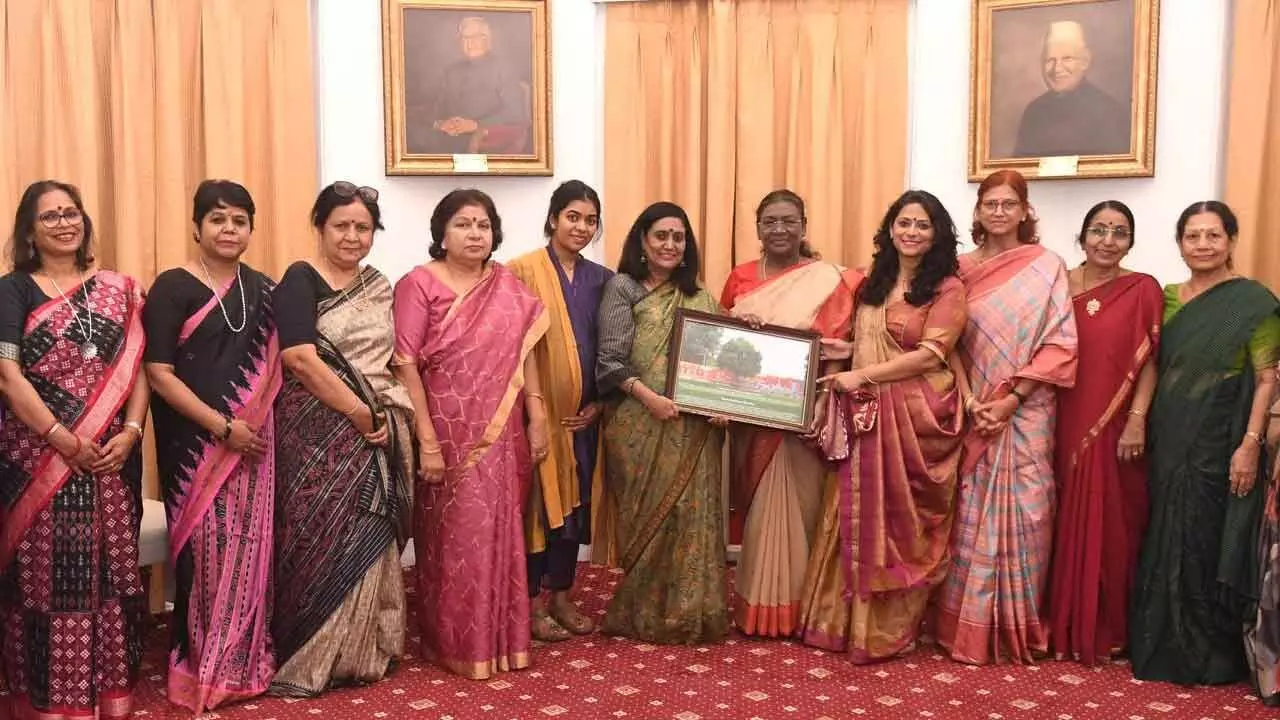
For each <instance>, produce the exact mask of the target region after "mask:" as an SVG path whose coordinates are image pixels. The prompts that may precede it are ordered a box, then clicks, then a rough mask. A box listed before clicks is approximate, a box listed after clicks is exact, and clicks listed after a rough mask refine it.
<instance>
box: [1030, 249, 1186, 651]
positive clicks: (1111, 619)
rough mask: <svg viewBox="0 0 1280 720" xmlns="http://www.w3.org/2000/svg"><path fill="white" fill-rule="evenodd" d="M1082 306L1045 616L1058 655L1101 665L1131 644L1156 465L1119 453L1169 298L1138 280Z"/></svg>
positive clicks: (1087, 298) (1064, 406) (1065, 404)
mask: <svg viewBox="0 0 1280 720" xmlns="http://www.w3.org/2000/svg"><path fill="white" fill-rule="evenodd" d="M1073 304H1074V307H1075V316H1076V327H1077V330H1078V332H1079V335H1080V364H1079V370H1078V372H1077V376H1078V377H1079V381H1078V382H1077V383H1076V386H1075V387H1074V388H1072V389H1070V390H1063V391H1061V392H1059V393H1058V428H1057V438H1056V442H1057V453H1056V462H1055V467H1054V471H1055V473H1056V475H1057V479H1058V513H1057V518H1056V521H1055V522H1056V526H1057V527H1056V530H1055V532H1054V541H1053V562H1052V564H1051V570H1050V578H1049V595H1048V600H1047V607H1046V615H1047V617H1048V623H1049V629H1050V642H1051V644H1052V649H1053V652H1054V654H1055V655H1057V656H1058V657H1074V658H1076V659H1078V660H1080V661H1081V662H1083V663H1085V664H1089V665H1092V664H1094V663H1096V662H1098V661H1099V660H1105V659H1107V658H1109V657H1110V656H1111V655H1112V654H1114V653H1116V652H1118V651H1119V650H1121V649H1123V648H1124V647H1126V646H1127V645H1128V641H1129V634H1128V628H1129V623H1128V614H1129V595H1130V592H1131V591H1132V588H1133V577H1134V573H1135V572H1136V569H1137V564H1138V548H1139V547H1140V546H1141V543H1142V533H1143V531H1144V530H1145V529H1146V525H1147V476H1146V472H1147V463H1146V459H1145V458H1139V459H1136V460H1121V459H1120V458H1119V457H1118V456H1117V452H1118V448H1119V445H1120V435H1121V434H1122V433H1123V431H1124V428H1125V425H1126V424H1127V423H1128V421H1129V417H1130V416H1129V405H1130V403H1131V402H1132V401H1133V393H1134V387H1135V384H1136V383H1137V381H1138V374H1139V373H1140V372H1141V370H1142V368H1143V366H1144V365H1146V364H1147V361H1148V360H1149V359H1150V358H1152V357H1153V356H1154V353H1155V352H1156V350H1157V348H1158V346H1159V339H1160V316H1161V308H1162V304H1163V298H1162V295H1161V291H1160V286H1159V285H1158V284H1157V283H1156V281H1155V279H1154V278H1152V277H1151V276H1150V275H1143V274H1140V273H1133V274H1130V275H1125V276H1122V277H1120V278H1117V279H1115V280H1112V281H1111V282H1109V283H1107V284H1105V285H1102V286H1100V287H1097V288H1094V289H1092V290H1089V291H1087V292H1084V293H1081V294H1080V295H1077V296H1076V297H1075V298H1074V299H1073Z"/></svg>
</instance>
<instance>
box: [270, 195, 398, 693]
mask: <svg viewBox="0 0 1280 720" xmlns="http://www.w3.org/2000/svg"><path fill="white" fill-rule="evenodd" d="M381 217H382V213H381V210H380V208H379V207H378V191H377V190H374V189H373V188H369V187H356V186H355V185H354V184H352V183H349V182H346V181H339V182H336V183H333V184H331V185H329V186H327V187H326V188H324V189H323V190H321V191H320V194H319V195H318V196H317V197H316V202H315V205H314V206H313V207H312V209H311V224H312V226H313V227H314V228H315V229H316V234H317V235H318V237H319V248H318V249H319V252H317V253H316V256H315V257H314V258H313V259H311V260H309V261H308V260H300V261H298V262H296V263H294V264H293V265H291V266H290V267H289V269H288V270H287V271H285V274H284V277H283V278H281V279H280V284H279V285H277V286H276V289H275V293H273V300H274V305H275V310H276V325H277V327H278V329H279V333H280V358H281V360H282V361H283V363H284V367H285V370H286V373H285V378H284V386H283V387H282V388H281V390H280V396H279V398H278V399H277V400H276V407H275V413H276V472H277V475H278V477H279V481H278V485H277V487H276V525H275V541H276V542H275V566H274V572H275V579H276V582H275V604H274V606H273V608H272V610H273V615H272V619H271V636H272V641H273V643H274V645H275V652H276V661H277V663H278V665H279V669H278V670H277V671H276V675H275V678H274V679H273V680H272V682H271V693H272V694H273V695H288V696H293V697H308V696H315V695H319V694H320V693H321V692H323V691H324V690H325V688H327V687H333V686H336V685H343V684H352V683H369V682H376V681H378V680H381V679H382V678H383V676H385V675H386V673H387V670H388V668H389V667H390V666H391V664H392V663H393V662H394V661H395V660H396V659H397V658H399V657H400V656H401V655H402V654H404V638H405V593H404V574H403V571H402V570H401V568H400V552H401V550H403V548H404V545H405V543H406V542H407V540H408V533H409V531H410V529H411V523H410V522H409V520H410V517H411V515H410V511H411V509H412V508H411V505H410V503H411V495H410V491H411V489H412V485H411V481H412V476H413V446H412V440H411V438H412V436H411V435H410V428H411V427H412V420H413V406H412V404H411V403H410V401H409V394H408V393H407V392H406V391H405V389H404V387H403V386H402V385H400V383H399V382H397V381H396V379H395V378H394V377H393V376H392V374H391V355H392V352H393V351H394V350H395V328H394V327H393V326H392V320H391V283H389V282H388V281H387V278H386V277H385V276H384V275H383V274H382V273H380V272H378V271H377V270H376V269H374V268H372V267H370V266H367V265H366V266H364V267H361V265H360V262H361V260H363V259H364V258H365V256H367V255H368V254H369V250H370V249H371V248H372V247H373V236H374V233H375V232H376V231H378V230H381V229H382V221H381Z"/></svg>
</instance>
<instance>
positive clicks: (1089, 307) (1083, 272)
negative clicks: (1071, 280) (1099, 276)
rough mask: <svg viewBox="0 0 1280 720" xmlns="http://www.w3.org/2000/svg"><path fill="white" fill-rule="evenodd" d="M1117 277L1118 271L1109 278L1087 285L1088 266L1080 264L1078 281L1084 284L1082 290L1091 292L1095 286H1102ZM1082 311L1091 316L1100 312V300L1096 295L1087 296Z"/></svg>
mask: <svg viewBox="0 0 1280 720" xmlns="http://www.w3.org/2000/svg"><path fill="white" fill-rule="evenodd" d="M1117 277H1119V273H1118V272H1117V273H1116V274H1114V275H1112V276H1111V277H1110V278H1107V279H1105V280H1104V281H1103V282H1100V283H1098V284H1097V285H1094V286H1092V287H1090V286H1089V266H1088V265H1081V266H1080V282H1081V284H1083V285H1084V292H1091V291H1092V290H1094V289H1095V288H1099V287H1102V286H1103V285H1105V284H1107V283H1109V282H1111V281H1112V280H1115V279H1116V278H1117ZM1084 311H1085V312H1087V313H1089V317H1093V316H1094V315H1097V314H1098V313H1100V312H1102V301H1101V300H1099V299H1098V298H1096V297H1091V298H1089V302H1087V303H1085V304H1084Z"/></svg>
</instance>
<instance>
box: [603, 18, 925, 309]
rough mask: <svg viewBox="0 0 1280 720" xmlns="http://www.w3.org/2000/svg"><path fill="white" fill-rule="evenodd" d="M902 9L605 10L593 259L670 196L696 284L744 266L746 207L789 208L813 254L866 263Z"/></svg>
mask: <svg viewBox="0 0 1280 720" xmlns="http://www.w3.org/2000/svg"><path fill="white" fill-rule="evenodd" d="M907 12H908V3H907V1H906V0H698V1H693V0H656V1H654V2H643V3H621V4H617V5H609V6H607V7H606V10H605V19H606V22H605V27H606V35H605V142H604V145H605V148H604V151H605V201H606V203H607V204H608V211H607V212H606V213H605V222H606V227H605V243H606V245H605V249H606V256H607V259H608V261H609V262H610V263H614V262H616V259H617V257H618V254H619V252H620V250H621V247H622V242H623V240H624V239H625V237H626V232H627V230H628V229H629V228H630V225H631V222H632V221H633V220H634V219H635V217H636V215H637V214H639V212H640V211H641V210H642V209H643V208H644V207H645V206H646V205H648V204H649V203H651V202H654V201H657V200H671V201H673V202H676V203H679V204H680V205H681V206H683V207H684V208H685V209H686V210H687V211H688V212H689V215H690V218H691V219H692V221H693V223H694V225H695V227H694V232H695V233H696V234H697V236H698V239H699V243H700V245H701V249H702V250H703V252H704V257H705V260H704V265H703V274H704V279H705V281H706V284H707V287H708V288H709V289H710V290H711V291H712V292H714V293H717V294H718V293H719V290H720V288H721V287H722V286H723V283H724V279H725V277H726V276H727V275H728V273H729V271H730V270H731V269H732V267H733V266H734V265H736V264H738V263H742V262H746V261H749V260H753V259H755V258H757V257H759V255H760V243H759V240H758V238H757V236H756V231H755V207H756V204H757V203H758V202H759V200H760V198H761V197H763V196H764V194H765V193H767V192H769V191H770V190H773V189H776V188H779V187H790V188H791V189H793V190H795V191H796V192H798V193H799V194H800V195H801V197H803V198H804V199H805V203H806V205H807V208H806V209H807V211H808V215H809V229H808V239H809V241H810V243H811V244H812V245H813V246H814V247H815V248H816V249H817V250H819V251H820V252H821V253H822V255H823V257H824V258H826V259H828V260H831V261H833V262H837V263H841V264H844V265H848V266H860V265H865V264H867V263H869V262H870V259H871V248H872V241H871V240H872V236H873V235H874V234H875V229H876V226H877V224H878V223H879V221H880V218H881V216H882V214H883V213H884V210H885V208H886V207H887V206H888V204H889V203H890V202H892V201H893V199H894V198H896V197H897V196H898V194H899V193H901V192H902V188H903V185H904V183H905V180H906V157H907V148H906V144H907V57H908V47H907Z"/></svg>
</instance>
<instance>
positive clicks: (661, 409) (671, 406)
mask: <svg viewBox="0 0 1280 720" xmlns="http://www.w3.org/2000/svg"><path fill="white" fill-rule="evenodd" d="M644 406H645V407H646V408H648V410H649V414H650V415H652V416H653V417H654V419H655V420H663V421H665V420H675V419H676V418H677V417H679V416H680V409H679V408H677V407H676V404H675V401H673V400H672V399H671V398H669V397H667V396H666V395H654V396H653V397H652V398H650V399H649V400H647V401H645V404H644Z"/></svg>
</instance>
